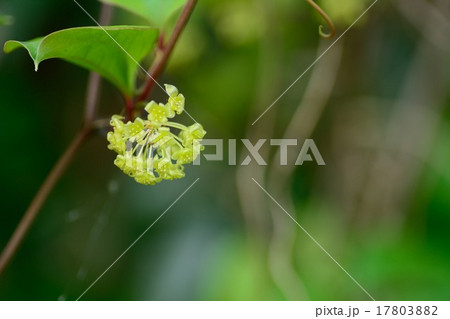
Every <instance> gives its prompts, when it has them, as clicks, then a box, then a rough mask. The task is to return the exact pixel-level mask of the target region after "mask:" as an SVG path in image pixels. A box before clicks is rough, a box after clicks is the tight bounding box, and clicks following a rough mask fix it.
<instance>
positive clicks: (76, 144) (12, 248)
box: [0, 126, 90, 275]
mask: <svg viewBox="0 0 450 319" xmlns="http://www.w3.org/2000/svg"><path fill="white" fill-rule="evenodd" d="M89 132H90V129H89V128H88V127H87V126H85V127H84V128H83V129H82V130H81V131H80V132H79V133H78V134H77V135H76V136H75V138H74V139H73V141H72V143H71V144H70V145H69V147H68V148H67V150H66V151H65V152H64V154H63V155H62V156H61V158H60V159H59V160H58V162H57V163H56V165H55V166H54V167H53V169H52V170H51V172H50V174H49V175H48V176H47V178H46V179H45V181H44V183H43V184H42V186H41V188H40V189H39V191H38V192H37V194H36V195H35V196H34V199H33V201H32V202H31V204H30V206H29V207H28V209H27V211H26V212H25V214H24V215H23V217H22V219H21V221H20V222H19V225H18V226H17V228H16V230H15V231H14V233H13V235H12V236H11V238H10V239H9V241H8V243H7V244H6V247H5V248H4V249H3V251H2V254H1V255H0V275H1V274H2V272H3V271H4V270H5V268H6V266H7V265H8V262H9V261H10V260H11V258H12V257H13V255H14V253H15V252H16V251H17V248H18V247H19V246H20V244H21V242H22V241H23V239H24V237H25V235H26V233H27V232H28V230H29V229H30V226H31V225H32V224H33V221H34V220H35V218H36V216H37V214H38V213H39V210H40V209H41V207H42V204H43V203H44V202H45V200H46V199H47V197H48V195H49V194H50V192H51V191H52V189H53V187H54V186H55V184H56V182H58V180H59V179H60V177H61V176H62V174H63V173H64V171H65V170H66V168H67V166H68V165H69V163H70V162H71V161H72V158H73V157H74V155H75V154H76V152H77V151H78V149H79V148H80V146H81V145H82V144H83V142H84V141H85V140H86V138H87V136H88V135H89Z"/></svg>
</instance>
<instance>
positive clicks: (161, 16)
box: [100, 0, 186, 27]
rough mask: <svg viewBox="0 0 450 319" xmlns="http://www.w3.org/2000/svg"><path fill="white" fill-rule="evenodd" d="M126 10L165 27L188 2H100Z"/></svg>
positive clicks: (143, 0) (151, 0) (159, 0)
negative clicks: (171, 17)
mask: <svg viewBox="0 0 450 319" xmlns="http://www.w3.org/2000/svg"><path fill="white" fill-rule="evenodd" d="M100 1H101V2H104V3H108V4H111V5H115V6H118V7H121V8H123V9H126V10H128V11H130V12H133V13H134V14H136V15H138V16H141V17H143V18H144V19H146V20H147V21H149V22H150V23H151V24H152V25H154V26H156V27H162V26H164V23H165V22H166V21H167V19H168V18H169V17H170V16H171V15H172V14H174V13H175V12H176V11H177V10H179V9H180V8H181V7H183V5H184V4H185V3H186V0H100Z"/></svg>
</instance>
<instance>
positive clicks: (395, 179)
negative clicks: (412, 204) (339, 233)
mask: <svg viewBox="0 0 450 319" xmlns="http://www.w3.org/2000/svg"><path fill="white" fill-rule="evenodd" d="M422 13H423V15H424V16H425V17H426V16H427V15H428V14H429V12H428V13H427V12H422ZM426 21H427V22H428V23H427V24H426V25H425V30H424V32H427V33H428V32H432V30H433V29H434V27H435V21H433V19H428V18H427V19H426ZM443 49H444V50H436V47H435V45H434V44H432V43H430V42H429V40H428V39H426V38H422V40H421V41H420V42H419V45H418V47H417V49H416V53H415V56H414V58H413V59H412V62H411V66H410V67H409V70H408V74H407V75H406V77H405V79H404V83H403V88H402V90H401V94H400V96H399V98H398V100H397V101H396V103H395V105H394V107H393V110H392V114H391V116H390V119H389V122H388V126H387V129H386V133H385V136H384V137H383V141H382V142H381V143H380V146H379V147H378V149H379V150H380V151H379V152H378V153H377V154H376V156H375V159H374V161H373V163H372V165H371V167H370V171H369V175H368V179H367V182H366V185H365V187H364V189H363V193H362V196H361V204H360V207H359V209H358V211H359V213H360V214H361V215H362V214H363V215H362V217H363V218H364V220H363V222H364V224H363V225H359V226H365V225H369V224H372V221H373V220H374V219H375V218H378V219H380V217H381V216H380V215H384V217H385V218H386V219H389V222H390V225H391V226H397V227H401V226H403V222H404V219H405V216H406V215H405V206H406V205H407V203H408V202H409V200H410V199H411V197H412V195H413V192H414V190H415V188H416V187H417V181H418V179H419V178H420V172H421V170H422V168H423V164H422V163H420V162H418V161H417V160H416V159H414V158H411V157H410V156H409V155H405V154H415V155H416V156H418V157H420V158H422V159H426V158H427V157H428V156H430V155H429V154H430V150H431V147H432V145H433V143H432V142H433V140H434V139H435V136H436V133H437V129H438V127H439V124H440V122H441V120H442V112H443V109H444V107H445V98H446V94H447V87H446V73H445V71H446V70H445V68H444V67H443V63H445V62H444V61H445V60H446V52H448V50H449V49H450V42H447V43H446V47H444V48H443ZM429 79H432V81H430V80H429ZM386 150H388V151H386ZM389 150H397V151H396V153H395V154H392V151H389ZM380 172H382V173H380ZM387 172H389V173H388V174H387ZM361 229H363V228H361Z"/></svg>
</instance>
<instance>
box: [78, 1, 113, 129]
mask: <svg viewBox="0 0 450 319" xmlns="http://www.w3.org/2000/svg"><path fill="white" fill-rule="evenodd" d="M112 14H113V7H112V6H110V5H107V4H103V5H102V8H101V11H100V19H99V24H100V25H107V24H109V23H110V21H111V19H112ZM101 83H102V81H101V77H100V75H99V74H98V73H96V72H90V73H89V80H88V85H87V91H86V106H85V111H84V122H85V125H87V126H89V125H90V124H91V123H92V121H94V119H95V116H96V111H97V104H98V99H99V95H100V89H101Z"/></svg>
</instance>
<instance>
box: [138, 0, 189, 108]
mask: <svg viewBox="0 0 450 319" xmlns="http://www.w3.org/2000/svg"><path fill="white" fill-rule="evenodd" d="M196 3H197V0H189V1H188V2H187V3H186V5H185V6H184V8H183V11H182V12H181V14H180V17H179V18H178V21H177V23H176V25H175V28H174V29H173V32H172V34H171V36H170V38H169V40H168V41H167V43H166V44H165V45H164V46H163V49H162V51H161V54H160V55H159V56H157V58H156V59H155V62H154V63H153V65H152V66H151V68H150V70H149V74H150V76H149V78H148V79H147V82H146V83H145V85H144V89H143V90H142V93H141V95H140V96H139V98H138V102H142V101H145V100H146V99H147V97H148V95H149V94H150V91H151V90H152V88H153V86H154V85H155V80H156V78H158V76H159V75H160V74H161V73H162V71H163V70H164V67H165V65H166V63H167V61H168V59H169V57H170V54H171V53H172V51H173V49H174V47H175V44H176V43H177V41H178V38H179V37H180V34H181V32H183V30H184V28H185V26H186V24H187V22H188V20H189V18H190V16H191V14H192V11H193V10H194V7H195V5H196Z"/></svg>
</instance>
